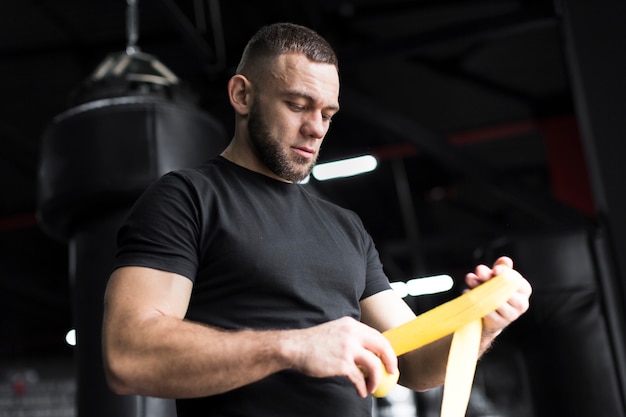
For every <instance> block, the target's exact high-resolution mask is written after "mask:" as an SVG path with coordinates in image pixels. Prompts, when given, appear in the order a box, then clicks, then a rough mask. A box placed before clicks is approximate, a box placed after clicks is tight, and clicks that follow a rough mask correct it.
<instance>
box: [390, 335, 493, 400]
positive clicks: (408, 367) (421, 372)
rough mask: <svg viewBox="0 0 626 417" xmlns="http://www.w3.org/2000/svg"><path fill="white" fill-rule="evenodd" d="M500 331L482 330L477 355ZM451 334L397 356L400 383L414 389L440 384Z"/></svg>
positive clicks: (484, 350)
mask: <svg viewBox="0 0 626 417" xmlns="http://www.w3.org/2000/svg"><path fill="white" fill-rule="evenodd" d="M499 333H500V331H497V332H493V331H485V330H483V332H482V335H481V339H480V346H479V350H478V355H479V357H480V356H482V354H483V353H485V352H486V351H487V350H489V348H490V347H491V344H492V343H493V341H494V339H495V338H496V337H497V336H498V334H499ZM451 341H452V336H448V337H444V338H442V339H440V340H438V341H436V342H433V343H431V344H429V345H426V346H424V347H422V348H420V349H416V350H414V351H412V352H409V353H407V354H406V355H403V356H401V357H400V358H399V367H400V380H399V382H400V384H402V385H404V386H406V387H408V388H411V389H413V390H415V391H425V390H428V389H430V388H434V387H437V386H439V385H442V384H443V383H444V380H445V376H446V365H447V362H448V353H449V351H450V343H451Z"/></svg>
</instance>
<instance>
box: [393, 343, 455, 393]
mask: <svg viewBox="0 0 626 417" xmlns="http://www.w3.org/2000/svg"><path fill="white" fill-rule="evenodd" d="M451 340H452V337H451V336H449V337H444V338H442V339H439V340H437V341H435V342H433V343H430V344H428V345H426V346H422V347H421V348H419V349H416V350H414V351H411V352H409V353H407V354H405V355H402V356H400V357H399V358H398V360H399V362H398V365H399V368H400V379H399V381H398V382H399V383H400V384H401V385H404V386H405V387H407V388H410V389H412V390H415V391H426V390H428V389H430V388H434V387H437V386H439V385H441V384H443V381H444V378H445V375H446V363H447V359H448V351H449V350H450V341H451Z"/></svg>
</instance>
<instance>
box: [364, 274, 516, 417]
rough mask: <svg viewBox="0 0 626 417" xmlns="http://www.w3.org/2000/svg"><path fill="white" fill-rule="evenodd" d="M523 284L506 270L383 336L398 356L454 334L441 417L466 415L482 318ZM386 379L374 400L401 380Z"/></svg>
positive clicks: (504, 301)
mask: <svg viewBox="0 0 626 417" xmlns="http://www.w3.org/2000/svg"><path fill="white" fill-rule="evenodd" d="M521 283H522V278H521V277H520V275H519V274H518V273H517V272H515V271H514V270H512V269H507V270H506V273H503V274H501V275H498V276H497V277H494V278H492V279H490V280H489V281H487V282H485V283H484V284H481V285H479V286H478V287H476V288H474V289H472V290H471V291H468V292H466V293H465V294H463V295H461V296H460V297H457V298H455V299H453V300H451V301H448V302H447V303H444V304H442V305H440V306H438V307H435V308H433V309H432V310H429V311H427V312H425V313H423V314H420V315H419V316H417V317H416V318H414V319H413V320H411V321H409V322H408V323H405V324H403V325H401V326H398V327H395V328H393V329H390V330H387V331H386V332H384V333H383V335H384V336H385V337H386V338H387V339H388V340H389V342H390V343H391V346H392V347H393V350H394V351H395V353H396V355H397V356H400V355H403V354H405V353H407V352H410V351H412V350H415V349H417V348H419V347H422V346H424V345H427V344H428V343H431V342H434V341H435V340H438V339H441V338H442V337H444V336H447V335H449V334H452V333H454V335H453V337H452V344H451V346H450V353H449V355H448V363H447V367H446V377H445V383H444V393H443V403H442V406H441V417H452V416H455V417H462V416H463V415H465V411H466V409H467V403H468V401H469V395H470V391H471V388H472V382H473V380H474V371H475V369H476V361H477V360H478V349H479V345H480V339H481V332H482V318H483V317H485V316H486V315H487V314H489V313H491V312H492V311H494V310H496V309H497V308H498V307H500V306H501V305H503V304H504V303H506V302H507V300H508V299H509V298H510V297H511V296H512V295H513V294H514V293H515V292H516V291H517V290H518V289H519V287H520V286H521ZM384 375H385V377H384V379H383V381H382V382H381V383H380V384H379V386H378V388H377V389H376V391H375V392H374V394H373V395H374V396H375V397H384V396H386V395H387V394H388V393H389V391H391V389H392V388H393V387H394V386H395V384H396V382H397V380H398V377H399V375H398V374H395V375H390V374H388V373H387V372H386V371H385V372H384Z"/></svg>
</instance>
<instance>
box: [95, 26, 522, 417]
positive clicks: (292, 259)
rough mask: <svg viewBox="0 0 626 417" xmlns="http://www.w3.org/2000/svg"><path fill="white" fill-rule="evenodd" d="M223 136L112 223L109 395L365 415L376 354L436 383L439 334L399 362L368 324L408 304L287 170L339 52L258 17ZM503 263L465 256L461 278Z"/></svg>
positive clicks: (515, 308)
mask: <svg viewBox="0 0 626 417" xmlns="http://www.w3.org/2000/svg"><path fill="white" fill-rule="evenodd" d="M228 94H229V98H230V102H231V104H232V106H233V108H234V111H235V116H236V120H235V132H234V136H233V138H232V141H231V142H230V144H229V145H228V147H227V148H226V149H225V150H224V151H223V153H222V154H221V155H220V156H219V157H218V158H216V159H214V160H211V161H209V162H207V163H206V164H204V165H202V166H201V167H199V168H197V169H188V170H183V171H179V172H176V173H171V174H168V175H165V176H164V177H163V178H162V179H160V180H159V181H158V182H157V183H156V184H154V185H153V186H151V187H150V188H149V189H148V190H147V191H146V193H145V194H144V195H143V196H142V197H141V198H140V199H139V201H138V202H137V204H136V206H135V208H134V209H133V211H132V213H131V214H130V216H129V218H128V220H127V222H126V223H125V224H124V226H123V227H122V228H121V230H120V233H119V237H118V243H119V250H118V255H117V258H116V264H115V266H116V269H115V270H114V272H113V273H112V275H111V278H110V281H109V285H108V288H107V293H106V297H105V306H106V310H105V320H104V334H103V336H104V337H103V348H104V359H105V367H106V372H107V377H108V380H109V384H110V386H111V387H112V389H113V390H114V391H116V392H118V393H121V394H130V393H134V394H140V395H148V396H157V397H168V398H176V399H178V400H177V409H178V414H179V416H180V417H184V416H200V415H202V416H209V415H210V416H234V415H237V416H275V415H285V416H316V417H319V416H341V417H346V416H366V415H369V414H370V412H371V397H370V396H369V393H371V392H373V391H374V390H375V388H376V387H377V385H378V383H379V382H380V380H381V376H382V375H381V374H382V367H381V362H382V364H383V365H384V367H385V368H386V370H387V371H388V372H390V373H395V372H398V368H399V370H400V383H402V384H404V385H406V386H408V387H410V388H412V389H415V390H425V389H428V388H430V387H434V386H437V385H440V384H441V383H442V382H443V377H444V373H445V362H446V357H447V352H448V348H449V343H450V340H449V338H446V339H442V340H440V341H438V342H435V343H433V344H431V345H428V346H426V347H424V348H421V349H418V350H415V351H413V352H410V353H408V354H406V355H404V356H402V358H400V360H399V361H398V359H397V358H396V357H395V355H394V352H393V350H392V349H391V346H390V345H389V343H388V342H387V340H386V339H385V338H384V337H383V336H382V335H381V332H382V331H385V330H387V329H389V328H392V327H395V326H398V325H400V324H402V323H405V322H407V321H409V320H411V319H412V318H413V317H414V314H413V312H412V311H411V309H410V308H409V307H408V306H407V305H406V304H405V303H404V302H403V301H402V299H400V298H398V297H397V296H396V295H395V294H394V293H393V291H392V290H391V289H390V286H389V282H388V279H387V278H386V276H385V274H384V273H383V270H382V265H381V264H380V261H379V257H378V253H377V252H376V249H375V247H374V244H373V243H372V240H371V238H370V237H369V236H368V234H367V233H366V232H365V231H364V228H363V225H362V224H361V222H360V220H359V219H358V218H357V216H356V215H355V214H354V213H352V212H349V211H347V210H344V209H341V208H339V207H337V206H335V205H333V204H330V203H328V202H326V201H324V200H321V199H319V198H316V197H314V196H311V195H310V194H308V193H307V192H306V191H305V190H304V189H303V187H302V186H300V185H298V184H297V182H299V181H300V180H302V179H304V178H305V177H306V176H307V175H308V174H309V172H310V171H311V169H312V167H313V165H314V164H315V161H316V158H317V156H318V152H319V149H320V145H321V143H322V140H323V139H324V136H325V134H326V132H327V131H328V128H329V126H330V122H331V119H332V117H333V115H334V114H335V113H337V111H338V110H339V103H338V96H339V79H338V70H337V59H336V57H335V54H334V52H333V50H332V48H331V47H330V46H329V45H328V43H327V42H326V41H325V40H324V39H322V38H321V37H320V36H319V35H318V34H316V33H315V32H313V31H311V30H309V29H307V28H304V27H301V26H296V25H292V24H276V25H271V26H268V27H265V28H262V29H261V30H260V31H259V32H258V33H257V34H256V35H255V36H254V37H253V38H252V39H251V41H250V42H249V43H248V46H247V47H246V49H245V51H244V53H243V56H242V59H241V63H240V65H239V67H238V69H237V74H236V75H234V76H233V77H232V78H231V80H230V81H229V83H228ZM504 268H512V262H511V260H510V259H508V258H500V259H499V260H498V261H496V263H495V265H494V267H493V268H488V267H487V266H484V265H482V266H479V267H477V268H476V271H475V273H472V274H468V276H467V279H466V281H467V284H468V286H469V287H475V286H477V285H479V284H480V283H481V282H484V281H486V280H488V279H490V278H491V277H493V276H494V275H497V274H498V273H499V272H500V271H501V270H502V269H504ZM530 292H531V289H530V285H529V284H528V283H527V282H525V283H524V286H523V287H522V288H521V289H520V290H519V292H518V293H517V294H515V295H514V296H513V297H512V298H511V299H510V300H509V301H508V303H507V304H505V305H503V306H502V307H501V308H500V309H499V310H498V311H496V312H494V313H493V314H491V315H490V316H488V317H486V318H485V319H484V331H483V336H482V344H481V351H484V350H485V349H486V348H487V347H488V346H489V344H490V343H491V341H492V340H493V339H494V338H495V337H496V335H497V334H498V333H499V332H500V331H501V330H502V329H503V328H504V327H505V326H506V325H508V324H509V323H510V322H512V321H513V320H515V319H516V318H517V317H519V316H520V315H521V314H522V313H523V312H525V311H526V309H527V308H528V299H529V296H530Z"/></svg>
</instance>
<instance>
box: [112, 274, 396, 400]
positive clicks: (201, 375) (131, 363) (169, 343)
mask: <svg viewBox="0 0 626 417" xmlns="http://www.w3.org/2000/svg"><path fill="white" fill-rule="evenodd" d="M191 289H192V283H191V281H190V280H188V279H187V278H185V277H182V276H180V275H177V274H173V273H168V272H163V271H157V270H153V269H149V268H141V267H124V268H119V269H117V270H116V271H115V272H114V273H113V274H112V276H111V278H110V281H109V285H108V287H107V291H106V295H105V315H104V323H103V352H104V363H105V371H106V375H107V379H108V381H109V385H110V386H111V388H112V389H113V390H114V391H115V392H117V393H120V394H140V395H149V396H158V397H167V398H188V397H198V396H207V395H212V394H218V393H221V392H225V391H228V390H231V389H234V388H237V387H241V386H243V385H246V384H249V383H252V382H255V381H258V380H260V379H262V378H264V377H266V376H268V375H270V374H272V373H274V372H277V371H280V370H283V369H289V368H290V369H296V370H298V371H300V372H303V373H305V374H307V375H310V376H315V377H326V376H335V375H344V376H346V377H348V378H349V379H350V380H351V381H352V382H353V383H354V385H355V387H356V389H357V391H358V392H359V394H360V395H362V396H365V395H366V394H367V392H371V391H373V390H374V389H375V388H376V386H377V385H378V380H379V378H380V362H379V360H378V358H377V355H378V356H380V357H382V358H383V360H384V361H385V363H386V364H387V366H388V367H395V357H393V351H392V350H391V348H390V346H389V344H388V343H387V342H386V340H385V339H384V337H382V336H380V334H379V333H378V332H377V331H375V330H374V329H371V328H370V327H367V326H364V325H363V324H361V323H359V322H357V321H355V320H352V319H349V318H343V319H339V320H335V321H332V322H329V323H325V324H322V325H320V326H315V327H312V328H309V329H300V330H286V331H285V330H283V331H253V330H244V331H226V330H222V329H217V328H211V327H208V326H205V325H202V324H199V323H194V322H190V321H187V320H185V319H184V316H185V313H186V310H187V306H188V303H189V299H190V295H191ZM360 369H365V370H366V371H367V372H366V373H367V374H368V375H370V377H369V378H364V377H363V373H362V372H361V371H360Z"/></svg>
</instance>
